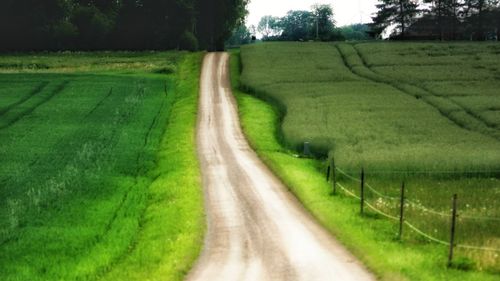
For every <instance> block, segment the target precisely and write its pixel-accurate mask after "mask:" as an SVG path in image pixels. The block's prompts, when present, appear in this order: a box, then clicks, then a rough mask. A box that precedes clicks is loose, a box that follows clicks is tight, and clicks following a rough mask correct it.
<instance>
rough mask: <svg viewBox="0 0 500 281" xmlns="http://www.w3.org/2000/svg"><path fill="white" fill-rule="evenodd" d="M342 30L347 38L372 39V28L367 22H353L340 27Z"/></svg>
mask: <svg viewBox="0 0 500 281" xmlns="http://www.w3.org/2000/svg"><path fill="white" fill-rule="evenodd" d="M340 32H341V33H342V35H343V36H344V38H345V39H346V40H368V39H371V37H370V34H369V33H370V32H371V29H370V27H369V26H368V25H366V24H360V23H358V24H352V25H347V26H343V27H341V28H340Z"/></svg>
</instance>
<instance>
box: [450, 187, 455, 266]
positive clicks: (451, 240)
mask: <svg viewBox="0 0 500 281" xmlns="http://www.w3.org/2000/svg"><path fill="white" fill-rule="evenodd" d="M456 223H457V195H456V194H453V210H452V214H451V233H450V252H449V254H448V267H450V266H451V265H452V263H453V248H454V247H455V227H456Z"/></svg>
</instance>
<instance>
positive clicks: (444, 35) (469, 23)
mask: <svg viewBox="0 0 500 281" xmlns="http://www.w3.org/2000/svg"><path fill="white" fill-rule="evenodd" d="M377 8H378V12H377V14H376V16H375V17H374V18H373V22H374V23H373V25H372V28H373V32H374V33H375V34H380V33H382V32H383V31H384V30H385V29H386V28H387V27H389V26H395V29H394V32H393V33H392V34H391V37H392V38H395V39H440V40H498V38H499V37H500V1H499V0H379V4H378V5H377Z"/></svg>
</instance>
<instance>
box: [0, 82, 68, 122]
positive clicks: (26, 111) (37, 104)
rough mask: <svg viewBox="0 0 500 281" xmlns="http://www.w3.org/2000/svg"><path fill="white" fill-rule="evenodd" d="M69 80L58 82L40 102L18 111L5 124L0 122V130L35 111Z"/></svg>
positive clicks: (58, 91)
mask: <svg viewBox="0 0 500 281" xmlns="http://www.w3.org/2000/svg"><path fill="white" fill-rule="evenodd" d="M69 82H70V81H64V82H62V83H61V84H59V85H58V86H57V87H56V88H55V89H54V90H53V91H52V92H51V93H50V95H48V96H47V97H45V98H44V99H42V100H41V101H40V102H38V103H36V104H35V105H34V106H32V107H30V108H28V109H26V110H25V111H23V112H21V113H19V114H18V115H16V116H14V117H13V118H12V120H9V121H8V122H7V123H6V124H0V130H3V129H6V128H9V127H10V126H12V125H14V124H15V123H16V122H17V121H19V120H21V119H22V118H23V117H25V116H27V115H29V114H31V113H32V112H33V111H35V110H36V109H37V108H38V107H40V106H42V105H43V104H45V103H47V102H49V101H50V100H51V99H52V98H54V97H55V96H56V95H58V94H59V93H61V92H62V91H64V89H65V88H66V86H67V85H68V84H69Z"/></svg>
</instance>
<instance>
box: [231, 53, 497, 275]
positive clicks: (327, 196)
mask: <svg viewBox="0 0 500 281" xmlns="http://www.w3.org/2000/svg"><path fill="white" fill-rule="evenodd" d="M303 59H304V60H306V61H307V59H305V58H303ZM320 61H321V60H320ZM277 68H280V66H277ZM270 71H274V70H270ZM231 75H232V84H233V88H234V92H235V95H236V98H237V101H238V104H239V110H240V117H241V122H242V126H243V129H244V131H245V133H246V135H247V137H248V139H249V141H250V143H251V145H252V146H253V148H254V149H255V150H256V151H257V153H258V154H259V156H260V157H261V158H262V159H263V160H264V161H265V162H266V164H267V165H268V166H269V167H270V168H271V169H272V170H273V171H274V172H275V173H276V174H277V175H278V176H279V177H280V178H281V179H282V180H283V181H284V182H285V184H286V185H287V186H288V187H289V188H290V189H291V191H292V192H293V193H294V194H295V195H296V196H297V197H298V198H299V200H300V201H301V202H302V203H303V204H304V206H305V207H306V208H307V209H308V210H309V211H310V212H311V213H312V214H313V215H314V216H315V217H316V218H317V219H318V220H319V221H320V222H321V223H322V224H323V225H324V226H325V227H326V228H327V229H328V230H330V231H331V232H332V233H333V235H335V236H336V237H337V238H338V239H339V240H340V241H341V242H342V243H344V244H345V245H346V246H347V247H348V248H349V249H350V250H351V251H352V252H353V253H354V254H355V255H356V256H357V257H358V258H360V259H361V260H362V261H363V262H364V263H365V264H366V265H367V266H368V267H369V268H370V269H371V270H372V271H373V272H375V273H376V275H377V276H378V277H379V278H380V279H381V280H422V281H424V280H425V281H429V280H436V281H437V280H498V275H495V273H491V272H480V271H476V270H472V271H464V270H458V269H448V268H447V267H446V254H447V247H445V246H441V245H437V244H433V243H428V242H427V241H426V240H423V239H415V238H411V237H407V236H405V237H404V239H403V241H399V240H398V239H397V238H396V237H397V226H396V224H394V223H392V222H390V221H388V220H386V219H383V218H380V217H378V216H374V215H370V216H365V217H362V216H360V215H359V202H358V201H356V200H354V199H351V198H349V197H347V196H340V195H336V196H333V195H332V187H331V184H328V183H327V182H326V181H325V175H324V173H323V168H324V163H323V161H319V160H314V159H300V158H297V157H296V156H294V153H293V152H290V151H288V150H287V149H285V148H284V147H283V145H282V144H281V143H280V142H279V141H278V140H279V139H280V137H279V136H280V135H281V132H280V130H281V129H280V128H281V124H280V121H281V117H282V116H280V114H282V113H283V111H282V110H278V109H277V107H273V106H271V105H270V104H268V103H266V102H263V101H262V100H260V99H257V98H255V97H254V96H252V95H248V94H245V93H243V92H241V91H240V90H239V75H240V73H239V59H238V53H233V54H232V60H231ZM255 75H259V74H255ZM299 78H300V77H297V79H299ZM261 94H262V93H261ZM288 114H290V112H288ZM408 232H409V231H408ZM408 235H411V234H408ZM459 255H460V254H459Z"/></svg>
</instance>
